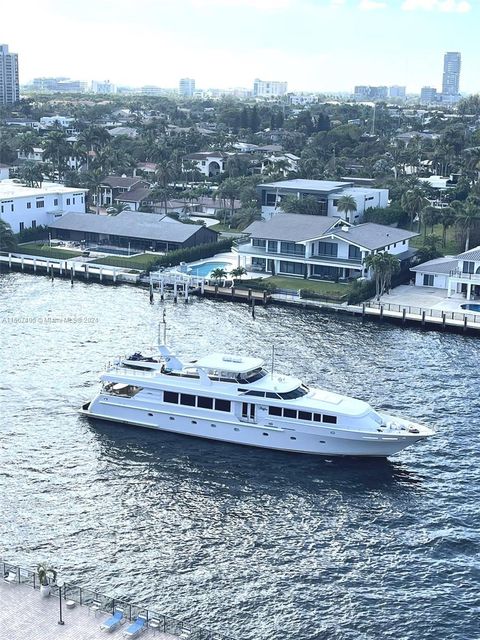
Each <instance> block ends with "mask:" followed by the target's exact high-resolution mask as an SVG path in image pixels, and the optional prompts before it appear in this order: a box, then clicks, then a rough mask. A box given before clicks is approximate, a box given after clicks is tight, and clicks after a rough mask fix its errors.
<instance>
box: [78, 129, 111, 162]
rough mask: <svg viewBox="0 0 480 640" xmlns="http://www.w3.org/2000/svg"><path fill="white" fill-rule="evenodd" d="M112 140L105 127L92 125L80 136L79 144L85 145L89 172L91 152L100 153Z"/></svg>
mask: <svg viewBox="0 0 480 640" xmlns="http://www.w3.org/2000/svg"><path fill="white" fill-rule="evenodd" d="M110 140H111V136H110V134H109V133H108V131H107V130H106V129H105V128H104V127H99V126H96V125H90V126H89V127H87V128H86V129H85V130H84V131H82V132H81V134H80V135H79V136H78V140H77V144H79V145H83V146H84V147H85V149H86V150H87V151H86V162H87V166H86V168H87V171H88V170H89V168H90V166H89V156H90V153H91V152H95V153H98V152H99V151H101V150H102V149H103V148H104V147H105V146H106V145H107V143H108V142H109V141H110Z"/></svg>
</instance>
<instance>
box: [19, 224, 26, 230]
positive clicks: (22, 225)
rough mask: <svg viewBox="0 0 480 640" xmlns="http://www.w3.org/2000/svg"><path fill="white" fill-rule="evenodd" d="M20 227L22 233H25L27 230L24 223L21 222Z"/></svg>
mask: <svg viewBox="0 0 480 640" xmlns="http://www.w3.org/2000/svg"><path fill="white" fill-rule="evenodd" d="M19 226H20V231H23V230H24V229H25V223H24V222H20V223H19Z"/></svg>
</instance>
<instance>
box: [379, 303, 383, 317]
mask: <svg viewBox="0 0 480 640" xmlns="http://www.w3.org/2000/svg"><path fill="white" fill-rule="evenodd" d="M380 320H383V304H381V305H380Z"/></svg>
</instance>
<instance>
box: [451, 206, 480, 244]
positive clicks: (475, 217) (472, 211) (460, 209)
mask: <svg viewBox="0 0 480 640" xmlns="http://www.w3.org/2000/svg"><path fill="white" fill-rule="evenodd" d="M457 202H458V201H455V202H452V207H453V206H454V205H455V210H456V212H457V218H456V224H457V225H458V226H459V227H460V228H461V229H463V230H464V232H465V251H468V250H469V248H470V234H471V231H472V229H473V228H474V227H475V226H476V225H477V224H478V222H479V221H480V198H479V197H478V196H475V195H474V196H472V195H470V196H468V198H467V200H466V202H465V204H463V203H462V205H461V206H459V205H458V204H457Z"/></svg>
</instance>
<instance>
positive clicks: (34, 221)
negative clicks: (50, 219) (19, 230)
mask: <svg viewBox="0 0 480 640" xmlns="http://www.w3.org/2000/svg"><path fill="white" fill-rule="evenodd" d="M36 228H37V221H36V220H32V229H36Z"/></svg>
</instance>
